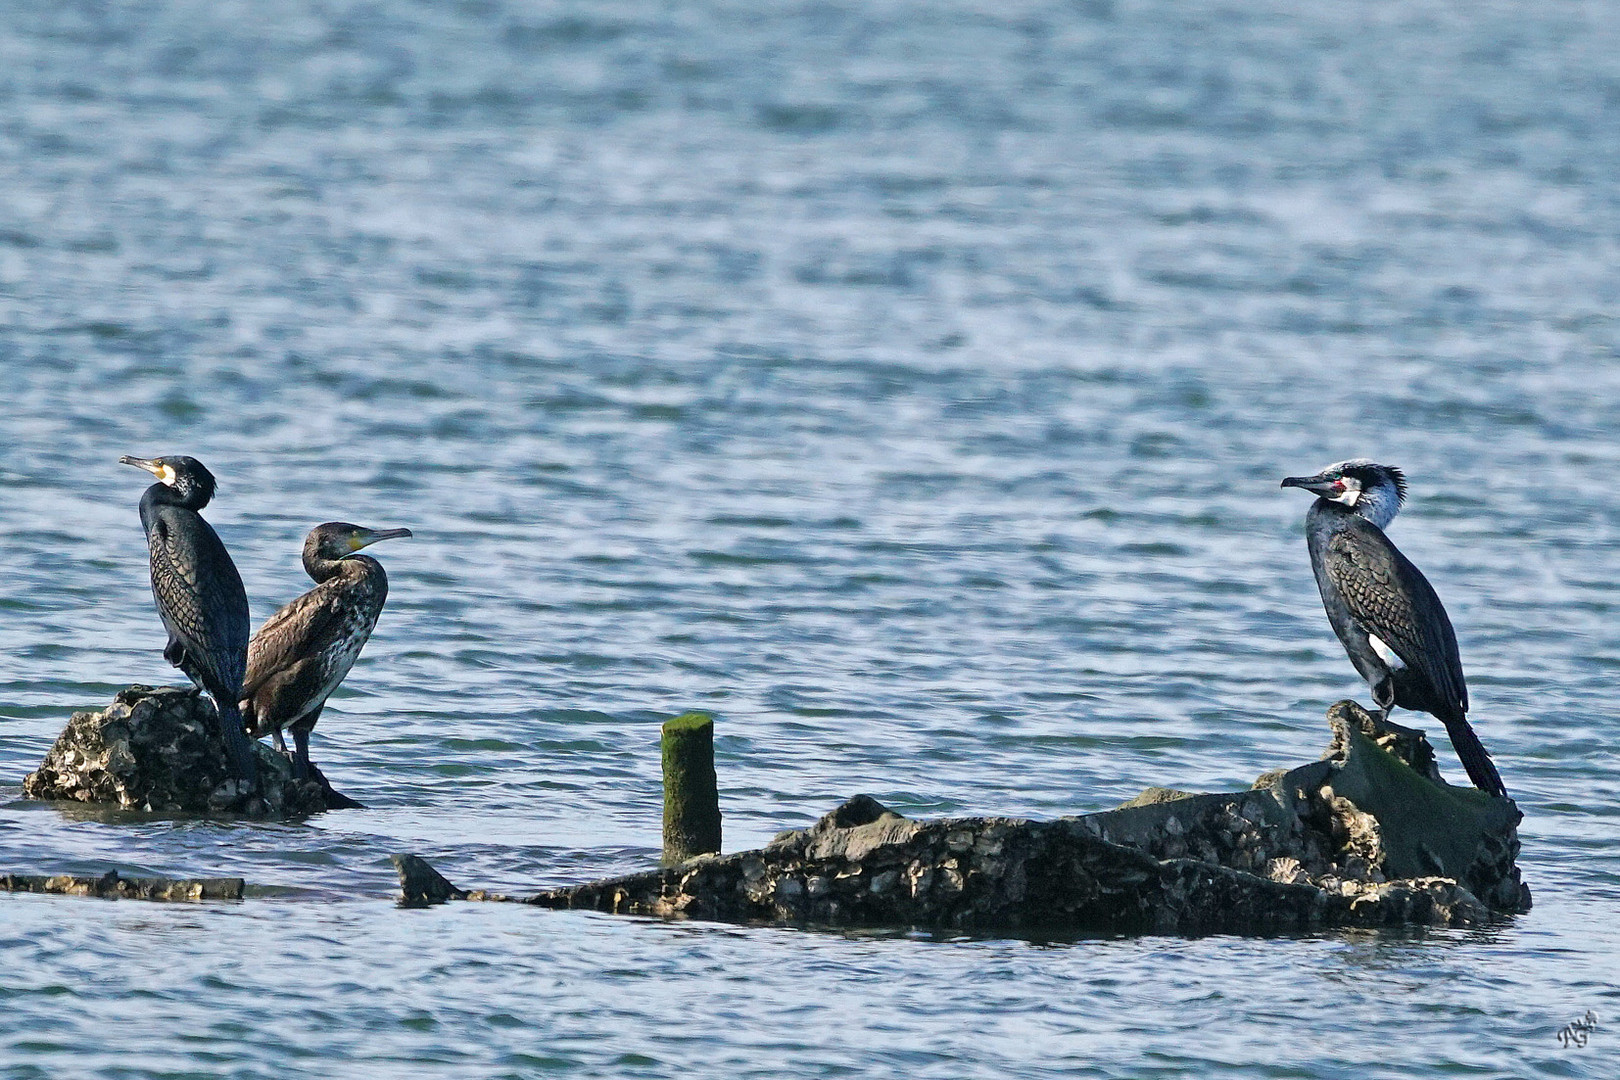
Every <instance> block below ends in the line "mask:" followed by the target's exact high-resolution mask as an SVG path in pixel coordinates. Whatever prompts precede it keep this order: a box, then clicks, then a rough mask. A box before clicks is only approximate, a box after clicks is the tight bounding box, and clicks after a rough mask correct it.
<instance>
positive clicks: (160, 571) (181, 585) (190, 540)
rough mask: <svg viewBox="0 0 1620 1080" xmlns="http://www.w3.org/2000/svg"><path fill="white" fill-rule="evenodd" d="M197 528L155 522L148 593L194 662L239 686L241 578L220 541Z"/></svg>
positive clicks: (243, 635) (243, 634)
mask: <svg viewBox="0 0 1620 1080" xmlns="http://www.w3.org/2000/svg"><path fill="white" fill-rule="evenodd" d="M201 524H202V526H203V527H202V528H201V529H179V528H175V527H173V526H172V525H171V524H170V523H169V522H168V521H166V520H162V519H160V520H159V521H158V522H157V524H156V527H155V528H154V529H153V531H152V533H151V534H150V535H149V536H148V538H147V539H148V542H149V547H150V550H151V554H152V592H153V593H155V594H156V595H157V599H158V608H159V612H160V614H161V615H162V616H163V622H164V625H166V626H167V627H168V628H169V630H170V631H171V632H173V633H175V634H176V635H177V636H179V637H180V638H181V639H182V641H183V642H184V643H185V644H186V645H188V646H189V649H188V651H189V652H190V653H191V654H192V656H193V658H194V660H195V661H196V662H198V663H201V664H205V665H209V666H220V667H222V668H225V669H233V670H219V671H217V672H215V674H216V675H217V676H219V677H220V678H221V680H222V681H224V682H227V683H231V682H240V681H241V679H242V671H241V670H239V669H236V665H238V664H240V663H242V662H243V659H242V658H243V657H244V656H245V652H246V649H247V627H248V609H247V595H246V594H245V593H244V592H243V591H242V579H241V577H240V576H239V575H238V574H237V572H236V566H235V564H234V563H232V562H231V557H230V555H229V554H228V553H227V552H226V551H225V545H224V544H222V543H220V540H219V537H218V536H217V535H215V533H214V531H213V530H212V529H211V528H209V527H208V523H207V522H202V523H201Z"/></svg>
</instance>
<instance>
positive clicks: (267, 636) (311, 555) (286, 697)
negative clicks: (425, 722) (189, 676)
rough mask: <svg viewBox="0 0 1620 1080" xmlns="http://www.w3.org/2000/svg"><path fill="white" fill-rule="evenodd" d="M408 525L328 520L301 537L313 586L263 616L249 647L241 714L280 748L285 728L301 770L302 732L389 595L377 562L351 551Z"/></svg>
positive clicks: (305, 737)
mask: <svg viewBox="0 0 1620 1080" xmlns="http://www.w3.org/2000/svg"><path fill="white" fill-rule="evenodd" d="M409 535H411V530H409V529H367V528H363V527H362V526H359V525H350V524H349V523H348V522H344V521H329V522H327V523H326V524H324V525H317V526H315V528H313V529H311V530H310V532H309V535H308V536H307V537H305V539H304V570H305V572H306V573H308V574H309V576H310V577H311V578H313V579H314V580H315V582H316V585H315V587H314V588H313V589H311V590H309V591H308V592H307V593H305V594H304V595H302V596H300V597H298V599H296V600H293V601H292V602H291V603H289V604H287V606H286V607H284V608H282V609H281V610H280V611H278V612H276V613H275V614H274V615H272V616H270V618H269V619H267V620H265V624H264V625H263V626H261V627H260V628H259V632H258V633H257V634H255V635H253V641H252V643H251V644H249V645H248V661H247V680H246V681H245V682H244V683H243V684H242V713H243V715H244V716H245V717H246V718H247V725H248V730H249V731H250V732H251V733H252V735H253V737H254V738H259V737H260V736H262V735H264V734H266V733H268V734H269V735H270V736H271V737H272V738H273V739H274V740H275V744H276V749H277V750H279V751H281V752H282V753H286V752H287V744H286V743H285V742H284V741H283V740H282V737H281V731H282V729H283V728H286V729H288V730H290V731H291V732H292V736H293V745H294V747H295V748H296V752H295V754H294V757H293V762H294V765H295V767H296V768H297V769H298V771H299V774H300V775H304V776H307V775H308V774H309V771H310V768H311V766H310V761H309V733H310V729H312V728H313V727H314V726H315V721H317V720H319V719H320V716H321V710H322V709H323V708H325V707H326V699H327V696H328V695H330V694H331V693H332V691H333V690H336V689H337V687H338V684H339V683H341V682H342V681H343V677H344V676H345V675H347V674H348V673H349V668H350V667H352V666H353V665H354V660H355V657H357V656H359V655H360V650H361V648H363V647H364V646H365V644H366V641H367V639H369V638H370V637H371V629H372V627H374V626H376V625H377V616H378V615H379V614H380V613H381V612H382V608H383V602H384V601H385V600H387V599H388V575H387V574H386V573H384V572H383V568H382V564H381V563H379V562H378V561H377V560H376V559H373V558H372V557H371V556H369V555H357V554H355V552H357V551H359V550H360V549H361V548H363V547H365V546H366V545H368V544H375V543H376V542H377V541H379V540H388V539H392V538H393V537H396V536H409Z"/></svg>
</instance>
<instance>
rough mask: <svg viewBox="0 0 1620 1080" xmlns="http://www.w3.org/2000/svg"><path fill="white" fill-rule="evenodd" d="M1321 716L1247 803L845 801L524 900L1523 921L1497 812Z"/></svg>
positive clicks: (1092, 921) (1169, 920) (1039, 928)
mask: <svg viewBox="0 0 1620 1080" xmlns="http://www.w3.org/2000/svg"><path fill="white" fill-rule="evenodd" d="M1328 719H1329V723H1330V724H1331V726H1332V728H1333V731H1334V742H1333V745H1332V747H1330V749H1329V755H1328V757H1326V758H1324V759H1323V760H1321V761H1318V762H1314V763H1312V764H1309V765H1305V766H1301V767H1299V768H1296V769H1290V770H1287V771H1280V772H1276V773H1268V774H1267V775H1265V776H1262V777H1261V778H1260V780H1259V781H1258V782H1257V783H1256V784H1255V786H1254V787H1253V788H1252V789H1251V790H1249V791H1240V792H1231V793H1226V794H1214V795H1195V794H1189V793H1185V792H1178V791H1171V790H1167V789H1162V788H1159V789H1150V790H1149V791H1147V792H1144V793H1143V795H1141V796H1139V797H1138V798H1136V799H1133V800H1131V801H1130V802H1129V803H1127V804H1125V805H1124V806H1122V807H1119V808H1118V809H1115V810H1110V811H1105V812H1103V813H1097V814H1087V815H1084V816H1081V817H1074V818H1063V819H1060V820H1057V821H1051V822H1039V821H1025V820H1020V819H1012V818H957V819H948V820H942V821H912V820H909V819H907V818H904V817H901V816H900V815H898V814H896V813H894V812H892V811H890V810H888V809H887V808H885V807H884V806H882V805H880V804H879V803H878V802H877V801H876V800H874V799H871V798H868V797H866V796H856V797H855V798H853V799H851V800H849V801H848V802H846V803H844V804H843V805H842V806H840V807H838V808H837V809H836V810H834V811H833V812H832V813H830V814H828V815H827V816H825V817H823V818H822V819H821V820H820V821H818V822H817V823H816V824H815V825H814V826H812V827H811V828H809V829H805V830H800V831H794V832H788V833H783V834H782V835H781V836H778V837H777V838H776V839H775V840H774V841H772V842H771V843H770V844H768V845H766V846H765V847H764V848H761V849H759V850H757V851H747V852H741V853H738V854H734V855H723V856H717V855H707V856H700V857H698V858H695V859H691V860H688V861H686V862H684V863H680V864H678V865H675V866H670V867H665V868H662V869H658V870H650V871H647V872H645V873H639V874H631V875H627V876H624V877H618V878H611V879H608V880H605V881H596V882H590V883H587V884H583V885H576V886H571V887H567V888H559V889H549V890H546V891H544V892H540V893H538V894H536V895H533V896H530V897H526V898H522V899H521V902H523V903H528V904H533V905H535V906H538V907H548V908H584V909H590V910H596V911H605V912H615V913H619V914H628V915H655V916H685V917H693V918H702V919H715V920H720V921H726V922H777V923H793V924H809V925H818V924H819V925H829V926H886V927H926V928H936V929H944V930H951V931H965V932H975V933H982V932H990V931H1015V932H1067V933H1176V934H1208V933H1279V932H1295V931H1302V930H1310V929H1316V928H1322V927H1330V926H1393V925H1403V924H1431V925H1452V926H1470V925H1477V924H1479V923H1482V922H1484V921H1486V920H1488V919H1489V918H1491V917H1492V916H1493V915H1495V914H1503V913H1511V912H1518V911H1525V910H1528V909H1529V906H1530V893H1529V889H1528V888H1526V887H1525V886H1524V885H1523V884H1522V883H1521V882H1520V880H1519V871H1518V868H1517V866H1516V865H1515V863H1514V858H1515V856H1516V855H1517V853H1518V837H1517V830H1516V827H1517V824H1518V821H1519V818H1520V814H1519V811H1518V809H1517V808H1516V807H1515V806H1514V805H1513V803H1512V802H1511V801H1509V800H1506V799H1498V798H1494V797H1492V796H1489V795H1487V794H1485V793H1483V792H1480V791H1476V790H1474V789H1473V788H1454V787H1450V786H1448V785H1446V784H1444V783H1443V782H1441V781H1440V780H1439V777H1438V774H1437V773H1436V772H1435V770H1434V755H1433V751H1432V749H1431V748H1430V747H1429V745H1428V743H1427V741H1426V740H1425V739H1424V738H1423V736H1422V734H1421V733H1419V732H1414V731H1410V730H1408V729H1404V728H1398V727H1396V726H1394V725H1389V724H1385V723H1382V722H1380V721H1378V720H1377V719H1376V718H1375V717H1373V716H1371V715H1369V714H1368V713H1367V712H1365V711H1364V710H1362V709H1361V708H1360V707H1359V706H1357V705H1355V704H1354V703H1353V702H1340V703H1339V704H1338V705H1335V706H1334V707H1333V708H1332V709H1331V710H1329V713H1328ZM396 864H397V865H399V867H400V871H401V885H402V889H403V891H404V893H405V898H406V901H407V902H414V903H432V902H436V901H441V900H444V899H469V900H515V899H518V898H514V897H506V896H500V895H497V894H491V893H486V892H479V891H471V892H468V891H464V890H460V889H456V888H455V886H453V885H451V884H450V883H449V882H448V881H445V880H444V879H443V878H442V877H440V876H439V875H438V874H437V873H436V872H434V871H432V868H431V867H427V866H426V864H425V863H422V862H421V860H419V859H412V860H410V861H408V862H407V861H402V860H396ZM407 869H409V870H410V873H407ZM430 885H431V888H429V886H430Z"/></svg>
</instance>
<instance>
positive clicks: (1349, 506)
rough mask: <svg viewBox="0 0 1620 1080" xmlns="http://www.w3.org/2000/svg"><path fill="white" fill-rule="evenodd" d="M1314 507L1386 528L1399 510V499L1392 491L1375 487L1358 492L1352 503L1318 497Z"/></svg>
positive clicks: (1324, 511)
mask: <svg viewBox="0 0 1620 1080" xmlns="http://www.w3.org/2000/svg"><path fill="white" fill-rule="evenodd" d="M1314 509H1315V510H1316V511H1317V512H1318V513H1323V514H1346V515H1354V516H1355V517H1358V518H1361V519H1363V520H1365V521H1370V522H1372V523H1373V524H1374V525H1376V526H1378V528H1379V529H1386V528H1388V527H1389V523H1390V522H1392V521H1394V520H1395V515H1396V514H1397V513H1399V512H1400V509H1401V500H1400V498H1399V497H1398V496H1396V494H1395V493H1394V492H1393V491H1389V490H1386V489H1385V488H1381V487H1377V488H1370V489H1368V490H1366V491H1362V492H1358V493H1357V495H1356V501H1355V502H1354V503H1347V502H1345V501H1344V500H1342V499H1328V498H1319V499H1317V500H1316V505H1315V507H1314Z"/></svg>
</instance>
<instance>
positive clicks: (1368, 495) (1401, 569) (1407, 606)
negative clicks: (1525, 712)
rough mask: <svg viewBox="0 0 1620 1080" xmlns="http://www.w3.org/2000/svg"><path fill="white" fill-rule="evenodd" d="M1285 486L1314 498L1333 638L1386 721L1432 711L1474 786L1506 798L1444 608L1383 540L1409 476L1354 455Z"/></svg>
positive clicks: (1317, 561)
mask: <svg viewBox="0 0 1620 1080" xmlns="http://www.w3.org/2000/svg"><path fill="white" fill-rule="evenodd" d="M1282 486H1283V487H1297V488H1304V489H1305V490H1306V491H1309V492H1311V493H1313V494H1315V495H1317V496H1318V498H1317V500H1316V502H1314V503H1312V504H1311V509H1310V512H1309V513H1307V514H1306V516H1305V536H1306V540H1307V542H1308V543H1309V545H1310V551H1311V567H1312V569H1314V570H1315V572H1316V587H1317V589H1319V590H1320V591H1321V593H1322V606H1323V607H1324V608H1325V609H1327V615H1328V621H1329V622H1331V623H1332V624H1333V631H1334V633H1336V634H1338V635H1339V640H1340V641H1341V642H1343V643H1344V650H1345V652H1347V653H1349V654H1350V662H1351V663H1352V664H1354V665H1355V666H1356V670H1357V671H1359V672H1360V673H1361V677H1362V678H1364V679H1366V680H1367V684H1368V685H1369V686H1370V687H1372V694H1373V700H1374V701H1375V702H1377V704H1378V707H1379V708H1380V709H1382V710H1383V715H1384V716H1385V717H1388V716H1389V711H1390V709H1391V708H1393V707H1394V706H1396V705H1399V706H1400V707H1401V708H1403V709H1413V710H1416V711H1420V712H1427V713H1432V714H1434V715H1435V716H1436V717H1438V718H1439V719H1440V721H1441V722H1443V723H1444V724H1445V725H1446V734H1447V735H1449V736H1450V737H1451V745H1452V746H1453V747H1455V748H1456V750H1457V756H1458V757H1459V758H1461V759H1462V763H1463V767H1464V768H1466V769H1467V770H1468V778H1469V779H1470V780H1472V781H1473V782H1474V786H1475V787H1478V788H1481V789H1483V790H1485V791H1488V792H1490V793H1491V794H1492V795H1506V794H1507V792H1506V791H1505V790H1504V789H1503V787H1502V778H1501V777H1500V776H1499V775H1497V772H1496V766H1495V765H1493V764H1492V763H1491V758H1490V755H1489V754H1488V753H1486V752H1485V747H1484V746H1483V745H1481V743H1480V741H1479V737H1478V736H1477V735H1475V734H1474V729H1473V728H1471V727H1469V726H1468V720H1467V717H1466V716H1465V715H1464V714H1465V713H1467V711H1468V686H1467V684H1466V683H1465V682H1464V681H1463V671H1462V661H1461V659H1460V658H1459V657H1458V655H1457V635H1456V633H1455V632H1454V631H1453V630H1452V629H1451V620H1450V619H1448V618H1447V617H1446V609H1445V608H1444V607H1442V606H1441V604H1440V598H1439V597H1438V596H1436V595H1435V592H1434V588H1433V587H1432V586H1431V585H1430V584H1429V582H1428V580H1427V579H1426V578H1425V577H1424V576H1423V574H1422V573H1421V572H1420V571H1419V570H1418V568H1417V567H1415V566H1413V565H1412V564H1411V562H1410V561H1408V560H1407V558H1406V556H1404V555H1402V554H1401V553H1400V551H1398V550H1397V549H1396V547H1395V545H1394V544H1392V543H1390V542H1389V537H1387V536H1385V535H1384V527H1385V526H1387V525H1388V524H1389V523H1390V521H1392V520H1393V519H1394V517H1395V515H1396V514H1397V513H1398V512H1399V511H1400V508H1401V504H1402V503H1404V502H1405V501H1406V477H1405V476H1404V475H1403V474H1402V473H1401V471H1400V470H1399V469H1396V468H1392V467H1391V466H1388V465H1379V464H1376V463H1375V462H1372V461H1368V460H1367V459H1365V458H1355V459H1353V460H1350V461H1341V462H1339V463H1338V464H1337V465H1329V466H1328V467H1327V468H1325V469H1323V470H1322V471H1321V472H1319V473H1317V474H1316V475H1315V476H1290V477H1288V478H1287V479H1286V480H1284V481H1283V482H1282Z"/></svg>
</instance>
